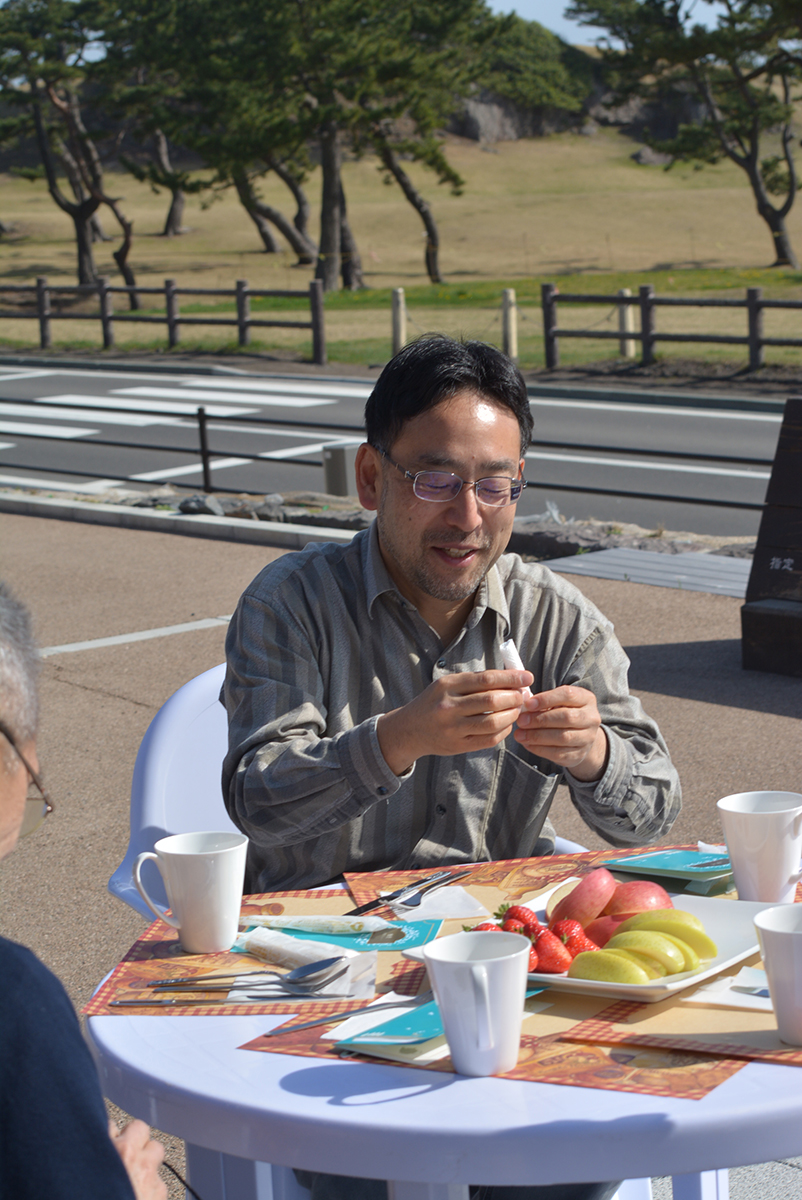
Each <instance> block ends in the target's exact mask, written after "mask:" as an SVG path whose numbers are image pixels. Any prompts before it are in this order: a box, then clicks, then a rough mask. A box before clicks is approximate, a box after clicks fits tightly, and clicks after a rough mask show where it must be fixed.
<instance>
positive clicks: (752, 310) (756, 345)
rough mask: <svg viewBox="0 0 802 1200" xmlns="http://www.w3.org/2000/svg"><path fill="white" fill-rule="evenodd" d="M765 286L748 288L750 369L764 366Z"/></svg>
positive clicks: (754, 369)
mask: <svg viewBox="0 0 802 1200" xmlns="http://www.w3.org/2000/svg"><path fill="white" fill-rule="evenodd" d="M762 299H763V288H759V287H754V288H747V289H746V311H747V316H748V319H749V370H750V371H757V370H759V369H760V367H762V366H763V305H762V304H761V300H762Z"/></svg>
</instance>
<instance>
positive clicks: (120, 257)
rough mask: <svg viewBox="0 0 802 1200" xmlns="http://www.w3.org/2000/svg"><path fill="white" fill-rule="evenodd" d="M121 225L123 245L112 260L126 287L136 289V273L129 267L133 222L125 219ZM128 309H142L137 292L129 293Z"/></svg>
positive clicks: (115, 252)
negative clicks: (118, 269)
mask: <svg viewBox="0 0 802 1200" xmlns="http://www.w3.org/2000/svg"><path fill="white" fill-rule="evenodd" d="M118 220H120V216H119V215H118ZM120 224H121V225H122V227H123V240H122V245H121V246H120V248H119V250H115V251H114V253H113V255H112V258H113V259H114V261H115V262H116V264H117V266H118V267H119V268H120V274H121V275H122V277H123V279H124V280H125V285H126V287H130V288H135V287H136V278H135V276H134V272H133V271H132V270H131V268H130V267H129V265H128V252H129V250H130V249H131V238H132V235H133V222H132V221H126V220H124V219H123V220H121V221H120ZM128 307H129V308H130V309H131V311H132V312H135V311H136V310H137V309H138V308H140V303H139V295H138V294H137V293H136V292H129V293H128Z"/></svg>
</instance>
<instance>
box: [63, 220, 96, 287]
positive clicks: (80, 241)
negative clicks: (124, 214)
mask: <svg viewBox="0 0 802 1200" xmlns="http://www.w3.org/2000/svg"><path fill="white" fill-rule="evenodd" d="M91 203H93V201H84V203H83V204H76V205H71V207H72V208H73V209H74V211H73V212H71V213H70V216H71V217H72V223H73V225H74V226H75V243H76V246H77V249H78V282H79V283H81V284H93V285H94V284H96V283H97V278H98V276H97V269H96V268H95V259H94V255H93V253H92V212H91V211H90V212H87V211H86V209H87V207H88V206H89V204H91ZM95 207H97V206H95Z"/></svg>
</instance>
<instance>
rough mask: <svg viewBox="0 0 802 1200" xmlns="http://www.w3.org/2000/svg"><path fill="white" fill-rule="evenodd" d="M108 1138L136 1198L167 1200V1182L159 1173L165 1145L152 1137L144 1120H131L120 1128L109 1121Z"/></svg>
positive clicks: (140, 1199) (138, 1199)
mask: <svg viewBox="0 0 802 1200" xmlns="http://www.w3.org/2000/svg"><path fill="white" fill-rule="evenodd" d="M109 1137H110V1138H111V1140H112V1142H113V1143H114V1146H115V1149H116V1150H117V1153H118V1154H119V1156H120V1158H121V1159H122V1160H123V1166H124V1167H125V1169H126V1171H127V1172H128V1178H129V1179H130V1180H131V1187H132V1188H133V1189H134V1195H135V1196H136V1200H167V1185H166V1183H165V1182H164V1180H163V1179H162V1177H161V1176H160V1175H159V1167H160V1166H161V1163H162V1161H163V1159H164V1146H162V1144H161V1142H157V1141H155V1140H154V1139H153V1138H152V1137H151V1136H150V1130H149V1129H148V1127H147V1125H146V1124H145V1122H144V1121H130V1122H129V1124H128V1125H126V1126H125V1128H124V1129H118V1128H117V1126H116V1125H115V1123H114V1121H109Z"/></svg>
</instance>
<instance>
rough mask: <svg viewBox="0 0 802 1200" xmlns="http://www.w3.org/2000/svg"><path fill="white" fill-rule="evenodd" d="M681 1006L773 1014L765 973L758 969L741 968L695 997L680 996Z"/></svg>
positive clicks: (705, 988)
mask: <svg viewBox="0 0 802 1200" xmlns="http://www.w3.org/2000/svg"><path fill="white" fill-rule="evenodd" d="M679 999H680V1003H682V1004H705V1005H707V1006H708V1007H709V1006H710V1005H717V1006H719V1007H721V1008H747V1009H751V1010H752V1011H753V1012H772V1003H771V997H770V996H769V988H768V982H767V980H766V972H765V971H761V970H760V968H759V967H742V968H741V970H740V971H739V972H738V974H737V975H719V976H718V978H717V979H711V980H710V982H709V983H706V984H705V985H704V986H703V987H700V988H697V989H696V991H695V992H693V993H692V995H688V996H680V997H679Z"/></svg>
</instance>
